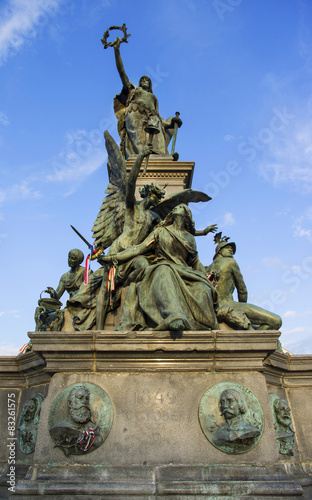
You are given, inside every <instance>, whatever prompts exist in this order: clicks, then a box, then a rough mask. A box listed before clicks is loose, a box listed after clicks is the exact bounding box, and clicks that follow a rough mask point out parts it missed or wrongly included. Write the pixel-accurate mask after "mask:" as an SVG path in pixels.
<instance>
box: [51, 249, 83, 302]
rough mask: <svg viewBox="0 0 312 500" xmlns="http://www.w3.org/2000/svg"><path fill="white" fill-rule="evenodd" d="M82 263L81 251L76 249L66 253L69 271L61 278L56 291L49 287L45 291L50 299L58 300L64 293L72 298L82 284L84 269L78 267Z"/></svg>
mask: <svg viewBox="0 0 312 500" xmlns="http://www.w3.org/2000/svg"><path fill="white" fill-rule="evenodd" d="M83 261H84V255H83V253H82V251H81V250H79V249H77V248H74V249H73V250H70V252H69V253H68V266H69V267H70V270H69V271H67V272H66V273H64V274H63V275H62V276H61V278H60V281H59V284H58V286H57V289H56V290H54V289H53V288H52V287H50V286H49V287H48V288H47V290H46V291H47V292H48V293H50V296H51V298H55V299H58V300H59V299H60V298H61V297H62V295H63V293H64V292H65V291H66V292H68V293H69V297H72V296H73V295H74V294H75V293H76V292H77V290H79V288H80V285H81V284H82V283H83V282H84V274H85V268H84V267H83V266H81V265H80V264H81V263H82V262H83Z"/></svg>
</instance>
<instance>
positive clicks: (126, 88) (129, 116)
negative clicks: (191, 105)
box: [102, 25, 182, 158]
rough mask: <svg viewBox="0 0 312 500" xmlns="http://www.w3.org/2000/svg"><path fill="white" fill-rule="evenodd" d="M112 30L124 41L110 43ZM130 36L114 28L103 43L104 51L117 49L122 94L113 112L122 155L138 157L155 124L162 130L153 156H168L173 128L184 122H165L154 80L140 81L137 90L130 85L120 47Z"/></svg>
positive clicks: (169, 120) (156, 138)
mask: <svg viewBox="0 0 312 500" xmlns="http://www.w3.org/2000/svg"><path fill="white" fill-rule="evenodd" d="M111 29H120V30H122V31H123V33H124V37H123V38H122V39H121V38H119V37H117V38H116V40H115V41H114V42H111V43H109V44H108V43H107V37H108V36H109V31H110V30H111ZM129 36H130V35H127V34H126V26H125V25H123V26H122V27H120V28H119V27H117V26H112V27H111V28H109V29H108V30H106V32H105V33H104V36H103V39H102V43H103V45H104V48H107V47H108V46H113V47H114V52H115V61H116V67H117V71H118V73H119V76H120V79H121V81H122V84H123V88H122V91H121V93H120V94H118V95H116V97H115V99H114V111H115V115H116V118H117V120H118V133H119V136H120V138H121V146H120V148H121V151H122V153H123V155H124V156H125V158H128V157H129V156H131V155H137V154H138V153H139V152H140V151H141V150H142V148H143V147H144V145H145V144H146V140H147V137H146V135H147V134H146V132H145V128H146V126H147V125H148V124H150V123H152V124H153V126H154V127H157V128H158V129H159V130H160V133H159V134H157V135H156V136H155V138H154V142H153V151H152V152H153V153H155V154H159V155H168V154H169V153H168V150H167V146H168V144H169V142H170V139H171V137H172V135H173V133H174V125H175V123H176V124H177V126H179V127H180V126H181V125H182V122H181V120H180V118H178V117H174V118H172V117H170V118H168V119H167V120H164V119H163V118H161V116H160V115H159V111H158V101H157V98H156V97H155V95H154V94H153V91H152V82H151V79H150V78H149V77H148V76H146V75H144V76H142V77H141V78H140V81H139V86H138V87H135V86H134V85H133V83H131V82H130V80H129V78H128V76H127V74H126V72H125V69H124V65H123V62H122V59H121V55H120V44H121V43H122V42H127V38H128V37H129Z"/></svg>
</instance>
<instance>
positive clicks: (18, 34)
mask: <svg viewBox="0 0 312 500" xmlns="http://www.w3.org/2000/svg"><path fill="white" fill-rule="evenodd" d="M61 1H62V0H31V1H29V2H26V1H25V0H8V1H7V2H6V4H5V6H4V7H3V8H2V10H1V12H0V18H1V22H0V65H2V64H3V63H4V62H5V61H6V60H7V59H8V57H10V56H11V55H14V54H15V53H16V52H18V51H19V50H21V48H22V47H23V45H24V43H25V41H26V40H27V39H28V40H29V39H33V38H35V37H36V35H37V32H38V31H39V30H40V29H42V27H43V26H44V25H45V24H47V23H48V22H49V21H50V20H51V18H52V17H53V16H54V15H55V14H56V12H57V10H58V8H59V5H60V3H61Z"/></svg>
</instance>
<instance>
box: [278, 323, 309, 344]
mask: <svg viewBox="0 0 312 500" xmlns="http://www.w3.org/2000/svg"><path fill="white" fill-rule="evenodd" d="M304 331H305V328H304V327H303V326H297V327H296V328H292V329H291V330H284V329H283V335H292V334H293V333H301V332H304ZM289 343H290V341H289V342H288V344H289Z"/></svg>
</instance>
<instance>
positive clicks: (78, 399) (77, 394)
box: [68, 385, 91, 424]
mask: <svg viewBox="0 0 312 500" xmlns="http://www.w3.org/2000/svg"><path fill="white" fill-rule="evenodd" d="M68 407H69V413H70V416H71V418H72V419H73V420H74V422H76V423H79V424H84V423H86V422H88V421H89V420H90V419H91V410H90V394H89V391H88V389H87V388H86V387H85V386H84V385H76V386H75V387H73V389H72V390H71V391H70V393H69V396H68Z"/></svg>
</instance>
